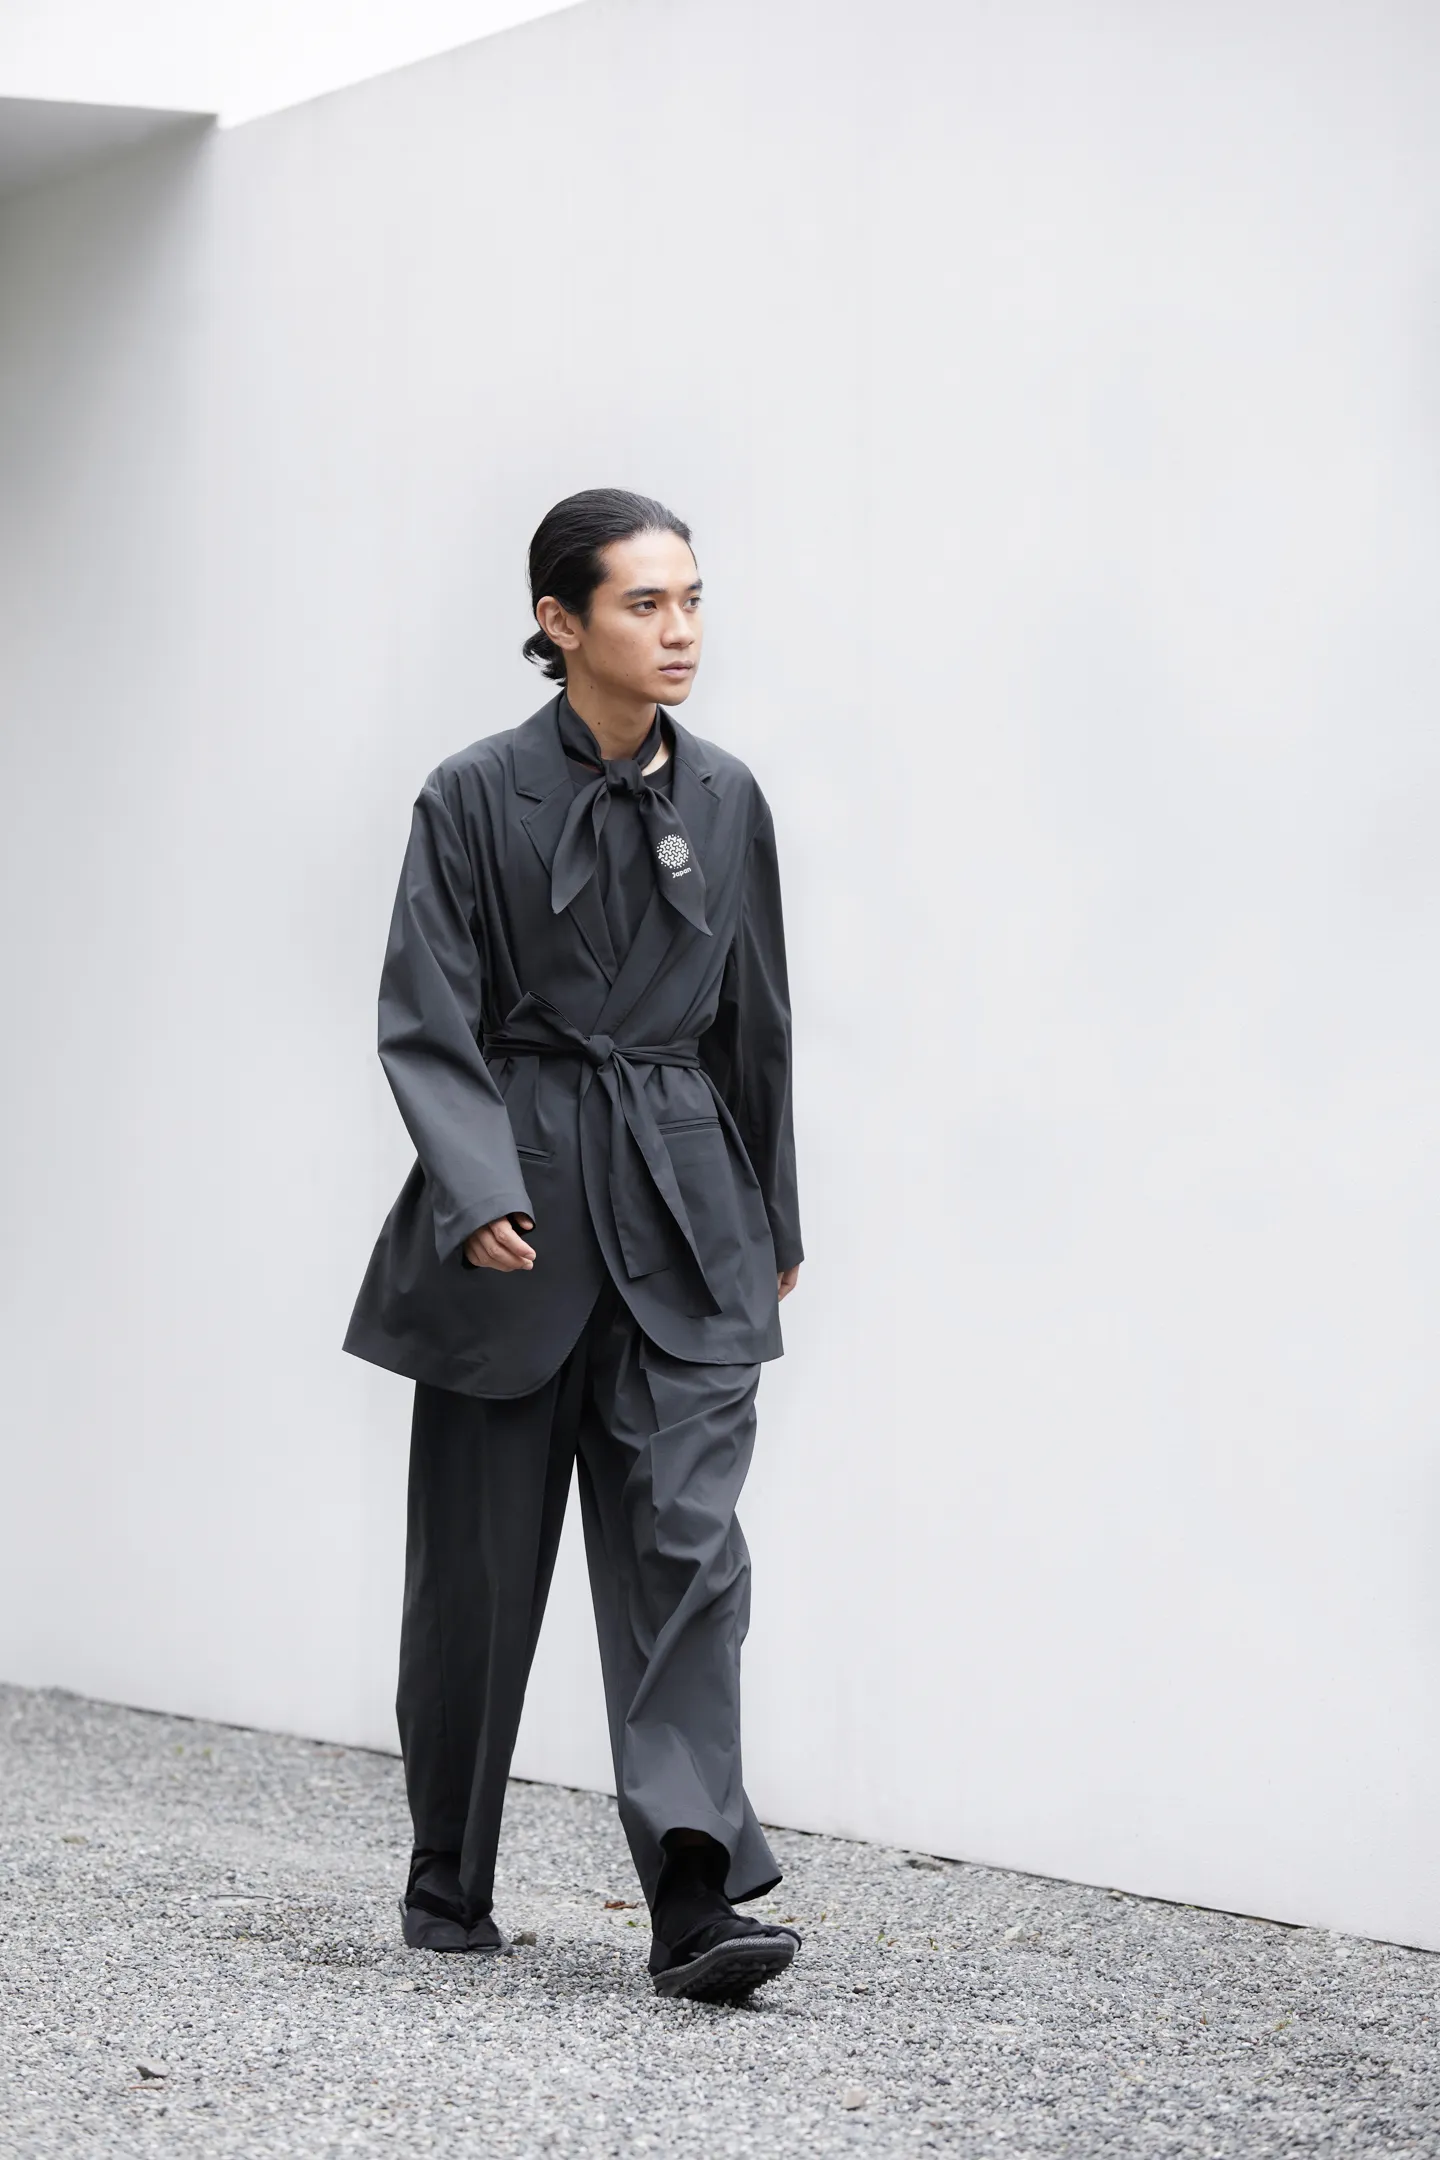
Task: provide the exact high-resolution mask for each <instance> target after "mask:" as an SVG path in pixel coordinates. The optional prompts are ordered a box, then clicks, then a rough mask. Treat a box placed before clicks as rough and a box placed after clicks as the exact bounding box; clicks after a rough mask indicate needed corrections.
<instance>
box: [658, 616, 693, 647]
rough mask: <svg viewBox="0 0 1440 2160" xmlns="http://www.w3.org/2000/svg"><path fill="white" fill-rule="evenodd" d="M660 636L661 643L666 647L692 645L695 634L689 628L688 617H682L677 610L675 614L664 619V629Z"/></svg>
mask: <svg viewBox="0 0 1440 2160" xmlns="http://www.w3.org/2000/svg"><path fill="white" fill-rule="evenodd" d="M660 636H661V640H662V642H663V643H664V644H666V645H693V644H694V642H695V632H694V630H693V628H692V627H691V622H690V618H689V616H688V615H682V614H681V613H680V612H679V611H678V609H677V611H676V612H675V614H673V615H671V616H668V617H667V618H666V622H665V627H664V629H663V630H662V631H661V633H660Z"/></svg>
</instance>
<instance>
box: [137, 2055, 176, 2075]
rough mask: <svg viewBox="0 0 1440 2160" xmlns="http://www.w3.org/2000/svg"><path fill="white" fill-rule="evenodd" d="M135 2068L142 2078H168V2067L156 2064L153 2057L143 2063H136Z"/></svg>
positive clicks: (163, 2064)
mask: <svg viewBox="0 0 1440 2160" xmlns="http://www.w3.org/2000/svg"><path fill="white" fill-rule="evenodd" d="M135 2067H136V2069H137V2070H138V2071H139V2073H140V2075H141V2077H142V2078H168V2077H169V2075H170V2069H169V2065H168V2064H167V2063H163V2062H156V2061H155V2060H154V2058H153V2057H147V2059H146V2060H145V2061H143V2062H138V2063H136V2065H135Z"/></svg>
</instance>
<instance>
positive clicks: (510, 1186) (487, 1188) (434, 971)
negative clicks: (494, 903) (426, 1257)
mask: <svg viewBox="0 0 1440 2160" xmlns="http://www.w3.org/2000/svg"><path fill="white" fill-rule="evenodd" d="M473 910H474V893H473V880H472V877H471V872H470V863H469V858H468V856H467V855H466V852H465V846H464V843H463V841H462V840H461V838H460V835H459V833H458V832H457V830H456V828H455V823H454V820H453V819H452V817H451V815H450V813H449V811H448V809H447V808H446V806H445V802H444V798H443V797H442V796H441V794H440V792H439V789H438V788H437V787H436V786H435V785H434V784H433V781H427V782H426V784H425V786H424V787H423V788H422V789H421V791H420V795H419V797H418V799H417V801H416V804H415V814H414V818H413V821H412V824H411V828H410V842H409V845H408V847H407V848H406V851H405V861H404V864H403V866H402V868H401V871H400V886H399V890H398V892H397V893H396V895H395V909H394V913H393V915H392V916H391V920H390V938H389V943H388V944H387V946H386V950H385V965H384V969H383V971H382V973H381V977H380V1062H381V1064H382V1065H383V1066H384V1068H385V1077H386V1079H387V1080H388V1081H389V1082H390V1086H391V1089H392V1091H393V1093H394V1096H395V1100H396V1102H397V1103H398V1104H399V1106H400V1115H401V1116H402V1117H403V1118H404V1120H405V1124H406V1127H407V1128H408V1130H409V1134H410V1137H411V1139H412V1140H413V1141H414V1143H415V1152H416V1154H417V1155H418V1156H419V1158H420V1166H421V1168H422V1169H423V1171H424V1173H425V1178H426V1183H427V1185H428V1187H429V1192H430V1198H431V1205H432V1207H433V1210H434V1216H435V1244H436V1248H437V1250H438V1252H439V1255H440V1258H441V1260H442V1261H444V1260H448V1259H449V1258H450V1257H451V1255H452V1254H453V1253H454V1252H455V1251H456V1250H457V1248H458V1247H460V1246H461V1245H463V1244H464V1242H465V1240H466V1238H467V1237H469V1235H470V1233H471V1231H472V1230H478V1229H479V1228H480V1227H481V1226H482V1224H484V1223H488V1222H494V1221H495V1219H496V1218H497V1216H501V1215H508V1214H511V1213H512V1212H515V1211H523V1212H524V1213H525V1214H527V1215H531V1216H533V1214H534V1210H533V1208H532V1207H531V1205H530V1197H529V1195H528V1193H527V1192H526V1190H525V1181H524V1179H523V1178H522V1176H521V1174H520V1159H519V1156H518V1155H517V1154H516V1152H515V1136H514V1134H513V1133H512V1131H511V1129H510V1117H509V1113H508V1111H507V1110H506V1108H505V1101H504V1097H503V1096H502V1095H501V1093H500V1090H499V1089H498V1088H497V1087H496V1085H495V1082H494V1079H493V1078H492V1076H491V1073H490V1068H489V1066H488V1065H487V1064H486V1063H485V1060H484V1058H483V1057H482V1056H481V1054H480V1045H479V1040H478V1033H479V1028H480V1020H481V988H482V981H481V964H480V951H479V947H478V946H477V944H476V941H475V934H474V930H473V927H472V917H473Z"/></svg>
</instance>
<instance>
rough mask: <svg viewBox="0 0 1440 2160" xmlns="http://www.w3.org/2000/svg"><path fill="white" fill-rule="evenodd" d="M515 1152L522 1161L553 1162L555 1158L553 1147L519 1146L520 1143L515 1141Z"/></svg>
mask: <svg viewBox="0 0 1440 2160" xmlns="http://www.w3.org/2000/svg"><path fill="white" fill-rule="evenodd" d="M515 1152H516V1154H517V1155H518V1156H519V1157H520V1160H521V1161H522V1162H553V1161H554V1160H555V1150H554V1148H548V1147H521V1145H520V1144H519V1142H518V1141H517V1142H516V1144H515Z"/></svg>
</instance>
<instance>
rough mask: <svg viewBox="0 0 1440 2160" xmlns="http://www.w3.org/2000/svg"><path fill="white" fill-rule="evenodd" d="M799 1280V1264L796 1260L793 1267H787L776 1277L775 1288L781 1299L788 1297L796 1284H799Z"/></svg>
mask: <svg viewBox="0 0 1440 2160" xmlns="http://www.w3.org/2000/svg"><path fill="white" fill-rule="evenodd" d="M799 1280H800V1263H799V1261H798V1260H797V1261H796V1263H795V1265H794V1267H787V1268H786V1269H785V1270H784V1271H783V1273H782V1274H779V1275H777V1276H776V1278H775V1288H776V1290H777V1292H778V1293H779V1295H780V1296H781V1297H782V1298H783V1297H789V1295H790V1292H791V1291H792V1290H793V1289H794V1288H795V1285H796V1283H797V1282H799Z"/></svg>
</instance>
